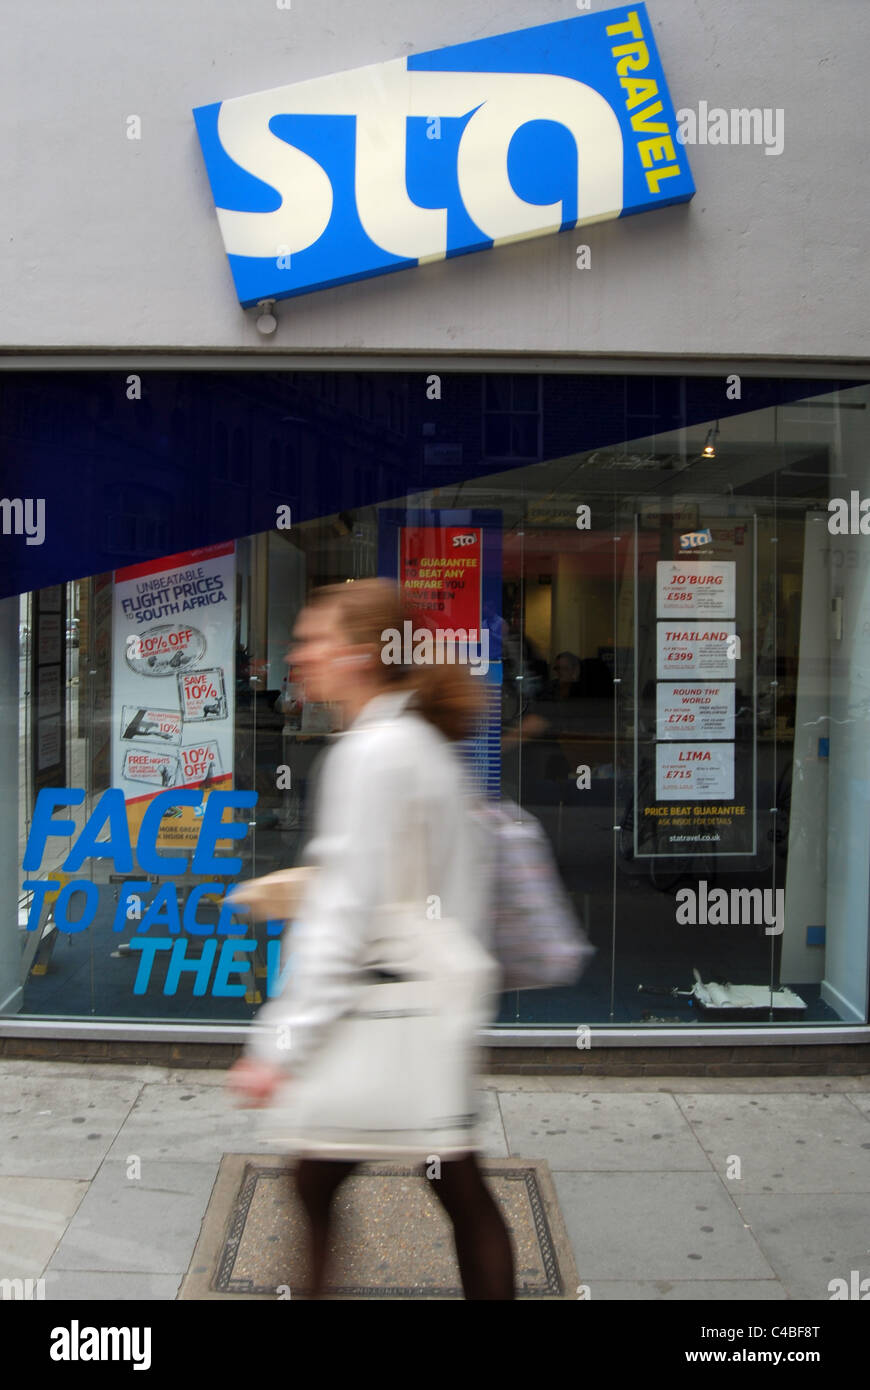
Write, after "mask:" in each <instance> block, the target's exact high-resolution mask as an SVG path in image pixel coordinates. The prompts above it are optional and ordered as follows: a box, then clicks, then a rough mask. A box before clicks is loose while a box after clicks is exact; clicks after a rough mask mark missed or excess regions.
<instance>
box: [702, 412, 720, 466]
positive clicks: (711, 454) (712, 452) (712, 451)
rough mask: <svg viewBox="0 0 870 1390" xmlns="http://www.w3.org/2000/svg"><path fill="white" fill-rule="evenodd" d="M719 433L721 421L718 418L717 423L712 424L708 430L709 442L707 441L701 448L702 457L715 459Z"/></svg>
mask: <svg viewBox="0 0 870 1390" xmlns="http://www.w3.org/2000/svg"><path fill="white" fill-rule="evenodd" d="M718 433H719V422H718V420H717V422H716V424H715V425H711V426H710V428H709V429H708V431H707V442H706V444H705V445H704V447H703V449H702V450H701V457H702V458H705V459H714V458H715V457H716V436H717V434H718Z"/></svg>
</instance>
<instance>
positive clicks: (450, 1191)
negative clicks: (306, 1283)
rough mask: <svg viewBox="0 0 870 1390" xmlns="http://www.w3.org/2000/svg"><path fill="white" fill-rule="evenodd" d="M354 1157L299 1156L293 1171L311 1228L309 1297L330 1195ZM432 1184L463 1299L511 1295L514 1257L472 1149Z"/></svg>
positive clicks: (445, 1166)
mask: <svg viewBox="0 0 870 1390" xmlns="http://www.w3.org/2000/svg"><path fill="white" fill-rule="evenodd" d="M356 1167H357V1163H356V1161H352V1160H339V1159H320V1158H303V1159H301V1160H300V1163H299V1166H298V1168H297V1170H296V1191H297V1192H298V1194H299V1198H300V1201H301V1202H302V1205H303V1206H304V1208H305V1212H306V1215H307V1217H308V1223H309V1231H310V1251H311V1271H310V1273H311V1285H312V1287H311V1296H312V1298H320V1297H321V1295H322V1293H323V1287H324V1282H325V1278H326V1257H327V1251H328V1245H329V1218H330V1209H331V1206H332V1199H333V1198H334V1196H335V1194H336V1192H337V1191H338V1188H339V1187H340V1185H341V1183H342V1182H343V1181H344V1179H345V1178H346V1177H347V1176H348V1175H349V1174H350V1173H352V1172H353V1170H354V1168H356ZM431 1182H432V1186H433V1187H434V1189H435V1192H436V1193H437V1195H438V1197H439V1198H440V1200H441V1203H442V1205H443V1206H444V1208H445V1210H446V1212H447V1215H448V1216H449V1217H450V1220H451V1221H452V1222H453V1237H454V1240H455V1243H456V1257H457V1260H458V1262H459V1272H460V1275H461V1277H462V1288H463V1292H464V1294H465V1297H466V1298H467V1299H469V1298H470V1299H511V1298H513V1297H514V1260H513V1249H512V1246H511V1240H510V1236H509V1234H508V1230H507V1227H506V1225H505V1223H504V1219H503V1217H502V1214H501V1212H500V1211H499V1209H498V1206H497V1204H496V1202H495V1200H494V1198H493V1196H492V1193H491V1192H490V1190H489V1188H488V1187H487V1185H486V1183H485V1182H484V1178H483V1174H482V1173H481V1171H480V1167H479V1165H478V1162H477V1157H476V1155H475V1154H474V1153H467V1154H463V1156H462V1158H452V1159H445V1160H444V1161H443V1162H442V1163H441V1175H440V1177H437V1178H432V1179H431Z"/></svg>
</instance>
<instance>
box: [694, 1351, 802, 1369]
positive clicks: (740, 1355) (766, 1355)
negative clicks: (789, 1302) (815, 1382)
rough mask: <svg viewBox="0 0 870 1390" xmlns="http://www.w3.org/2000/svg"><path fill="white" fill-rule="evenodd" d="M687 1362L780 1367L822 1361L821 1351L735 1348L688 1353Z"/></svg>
mask: <svg viewBox="0 0 870 1390" xmlns="http://www.w3.org/2000/svg"><path fill="white" fill-rule="evenodd" d="M684 1355H685V1358H686V1360H687V1361H719V1362H722V1361H768V1362H770V1364H771V1365H773V1366H778V1365H779V1364H780V1363H781V1362H782V1363H785V1362H786V1361H821V1359H822V1353H821V1352H820V1351H752V1350H751V1349H750V1348H749V1347H735V1348H734V1350H733V1351H687V1352H685V1353H684Z"/></svg>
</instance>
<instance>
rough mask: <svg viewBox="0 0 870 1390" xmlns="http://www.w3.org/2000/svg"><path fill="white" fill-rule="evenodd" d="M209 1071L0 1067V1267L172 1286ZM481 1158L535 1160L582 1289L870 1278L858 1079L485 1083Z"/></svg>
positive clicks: (203, 1131) (151, 1288) (816, 1288)
mask: <svg viewBox="0 0 870 1390" xmlns="http://www.w3.org/2000/svg"><path fill="white" fill-rule="evenodd" d="M224 1079H225V1073H223V1072H219V1071H205V1070H203V1071H200V1070H195V1069H172V1068H167V1067H151V1066H135V1065H126V1064H93V1065H89V1064H87V1063H76V1062H54V1061H50V1062H49V1061H35V1060H34V1061H29V1060H6V1061H0V1280H2V1279H26V1278H34V1279H35V1278H44V1280H45V1296H46V1298H47V1299H49V1300H101V1299H116V1298H121V1299H130V1300H133V1299H146V1300H154V1299H158V1300H171V1299H174V1298H175V1297H176V1295H177V1292H178V1289H179V1287H180V1284H181V1281H182V1278H183V1276H184V1274H185V1272H186V1270H187V1268H188V1265H189V1263H190V1259H191V1256H192V1253H193V1250H194V1247H195V1245H196V1242H197V1239H198V1236H199V1233H200V1227H201V1223H202V1219H203V1216H204V1214H205V1211H206V1207H207V1206H208V1202H209V1199H210V1197H211V1193H212V1188H213V1186H214V1182H215V1179H216V1176H217V1171H218V1165H219V1163H220V1159H221V1156H222V1155H223V1154H224V1153H274V1152H276V1151H277V1150H276V1149H275V1147H274V1146H272V1145H269V1144H267V1143H265V1142H263V1141H262V1140H261V1139H259V1138H258V1137H257V1134H256V1129H255V1123H256V1121H255V1117H254V1116H253V1114H252V1113H251V1112H250V1111H244V1110H239V1109H238V1108H237V1107H236V1106H235V1105H234V1104H233V1102H232V1101H231V1100H230V1098H229V1096H228V1095H227V1093H226V1091H225V1088H224ZM480 1099H481V1115H482V1123H481V1136H482V1140H483V1144H484V1152H485V1154H486V1155H487V1156H489V1157H492V1158H508V1157H522V1158H538V1159H544V1160H546V1162H547V1163H548V1164H549V1167H550V1170H551V1172H552V1175H553V1180H554V1183H555V1187H556V1192H557V1195H558V1199H559V1203H560V1206H561V1208H562V1214H563V1217H564V1220H565V1224H566V1227H567V1230H568V1234H569V1237H570V1240H571V1243H572V1247H573V1251H574V1257H575V1260H576V1263H577V1269H578V1273H579V1277H580V1279H581V1281H582V1282H583V1284H585V1285H587V1286H588V1289H589V1294H588V1295H587V1296H589V1297H591V1298H592V1299H605V1300H637V1299H645V1300H653V1301H667V1302H671V1301H674V1300H693V1301H719V1300H721V1301H727V1300H731V1299H746V1298H749V1299H763V1300H770V1299H779V1300H785V1299H808V1300H819V1301H827V1300H828V1299H829V1298H830V1293H829V1289H828V1285H829V1282H830V1281H831V1280H832V1279H834V1278H838V1277H839V1278H844V1279H845V1280H846V1281H847V1282H848V1281H849V1278H850V1272H851V1271H852V1270H858V1271H860V1278H866V1277H867V1276H870V1075H866V1076H846V1077H831V1076H819V1077H784V1076H777V1077H748V1078H747V1077H721V1078H720V1077H717V1078H710V1077H685V1076H679V1077H671V1078H668V1077H667V1076H666V1075H663V1076H661V1077H648V1076H647V1077H643V1078H637V1077H591V1076H585V1077H584V1076H581V1075H578V1076H576V1077H574V1076H561V1075H560V1076H530V1075H523V1076H511V1075H497V1076H483V1077H481V1079H480Z"/></svg>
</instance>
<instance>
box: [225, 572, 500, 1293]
mask: <svg viewBox="0 0 870 1390" xmlns="http://www.w3.org/2000/svg"><path fill="white" fill-rule="evenodd" d="M408 616H409V615H407V614H406V613H405V612H404V611H403V608H402V604H401V595H400V591H399V588H398V586H397V585H396V584H394V583H391V582H390V581H388V580H381V579H364V580H357V581H355V582H353V583H350V584H341V585H330V586H328V587H325V588H322V589H318V590H315V591H314V593H313V595H312V596H311V599H310V600H309V603H308V606H307V607H306V608H305V609H304V610H303V611H302V613H301V614H300V615H299V618H298V621H297V623H296V627H295V629H294V644H293V650H292V664H293V668H294V670H295V671H296V672H298V674H299V676H300V678H301V680H302V682H303V684H304V687H305V698H306V699H310V700H326V701H333V702H336V703H338V704H339V705H340V706H341V707H342V711H343V714H344V730H345V732H344V733H343V734H341V735H339V736H338V737H337V739H336V740H335V742H334V744H333V746H332V747H331V748H330V750H329V752H328V753H327V755H326V758H325V760H324V764H323V767H322V771H321V776H320V781H319V784H318V790H317V804H316V808H315V817H314V837H313V839H312V841H311V842H310V843H309V846H308V850H307V854H306V859H307V861H308V862H309V863H311V864H313V866H314V873H313V876H312V878H311V880H310V886H309V887H307V888H306V889H305V892H304V897H303V901H302V904H301V907H300V909H299V912H298V916H297V920H296V921H295V922H294V925H293V928H292V933H291V937H290V944H291V950H292V955H291V959H290V964H289V982H288V985H287V987H286V990H285V992H284V994H283V995H282V996H281V997H280V998H278V999H275V1000H273V1001H271V1002H270V1003H269V1004H267V1005H266V1006H265V1008H263V1009H262V1010H261V1011H260V1014H259V1015H258V1019H257V1022H258V1024H267V1025H268V1027H267V1028H266V1029H262V1030H259V1029H258V1030H255V1033H254V1035H253V1036H252V1040H251V1042H250V1043H249V1045H248V1047H247V1049H246V1054H245V1056H244V1057H243V1058H242V1059H241V1060H240V1061H239V1062H237V1063H236V1066H235V1067H234V1068H233V1071H232V1073H231V1077H230V1081H231V1085H232V1086H233V1087H234V1088H235V1089H236V1090H237V1091H238V1092H239V1093H240V1094H241V1095H242V1096H243V1097H244V1098H245V1099H246V1100H247V1102H248V1103H249V1104H252V1105H267V1104H268V1103H269V1102H270V1101H271V1100H273V1099H274V1098H275V1097H276V1096H277V1095H278V1094H281V1095H284V1094H286V1097H287V1099H286V1113H287V1115H288V1117H289V1119H290V1121H291V1123H290V1131H291V1133H290V1136H289V1138H288V1140H287V1145H286V1146H287V1148H288V1150H289V1151H291V1152H295V1153H296V1154H298V1155H299V1163H298V1167H297V1171H296V1185H297V1191H298V1194H299V1197H300V1199H301V1202H302V1204H303V1206H304V1209H305V1212H306V1214H307V1217H308V1223H309V1231H310V1270H311V1285H312V1289H311V1291H312V1296H313V1297H315V1298H317V1297H320V1296H321V1294H322V1292H323V1288H324V1283H325V1278H326V1254H327V1249H328V1244H329V1222H330V1208H331V1204H332V1200H333V1198H334V1196H335V1193H336V1191H337V1189H338V1187H339V1184H340V1183H341V1182H342V1181H343V1179H344V1178H346V1177H347V1176H348V1174H349V1173H351V1172H352V1171H353V1169H354V1168H355V1167H356V1165H357V1164H358V1163H359V1162H361V1161H365V1160H366V1159H368V1158H391V1157H398V1156H402V1157H405V1158H412V1159H416V1160H426V1159H431V1158H432V1157H433V1156H434V1157H437V1158H438V1159H439V1160H440V1177H435V1178H434V1179H433V1181H432V1184H431V1185H432V1187H433V1188H434V1191H435V1193H436V1194H437V1196H438V1197H439V1199H440V1200H441V1202H442V1203H443V1205H444V1207H445V1208H446V1211H447V1213H448V1215H449V1216H450V1219H451V1221H452V1223H453V1231H454V1237H455V1243H456V1254H457V1258H458V1262H459V1269H460V1273H461V1277H462V1287H463V1290H464V1293H465V1297H466V1298H467V1299H512V1298H513V1297H514V1272H513V1254H512V1248H511V1242H510V1237H509V1235H508V1231H507V1228H506V1226H505V1223H504V1221H503V1219H502V1216H501V1213H500V1211H499V1209H498V1206H497V1205H496V1203H495V1201H494V1199H493V1197H492V1195H491V1194H490V1191H489V1189H488V1187H487V1186H486V1183H485V1182H484V1179H483V1176H482V1174H481V1171H480V1167H479V1165H478V1159H477V1153H476V1150H477V1147H478V1141H477V1138H476V1134H475V1128H474V1125H475V1120H476V1115H475V1106H474V1091H475V1076H474V1061H475V1051H476V1047H475V1037H476V1033H477V1030H478V1029H479V1027H480V1026H481V1025H482V1024H485V1023H486V1022H488V1021H489V1020H490V1019H491V1017H492V1012H493V1011H494V1006H495V1004H496V991H497V989H498V978H499V974H498V970H497V967H496V966H495V964H494V962H493V961H492V959H491V957H490V956H489V954H488V953H487V949H486V946H487V942H486V925H485V924H486V901H487V892H488V884H487V869H486V862H485V860H486V856H485V854H484V852H483V846H482V845H481V844H480V843H479V841H478V839H477V835H478V832H477V831H476V829H475V825H474V822H473V820H472V818H471V817H470V816H469V815H468V814H467V810H466V800H465V794H464V776H463V768H462V764H461V762H460V759H459V757H458V756H457V754H456V752H455V751H454V749H453V748H452V747H451V743H452V742H455V741H456V740H457V739H461V738H463V737H465V736H466V735H467V734H468V732H469V731H470V726H471V722H472V720H473V718H474V715H475V713H476V711H477V709H478V707H479V706H478V685H477V682H478V680H479V679H480V677H475V676H471V675H470V674H469V673H468V671H467V670H466V669H465V668H464V667H463V666H461V665H443V664H441V665H410V666H402V665H399V664H396V663H392V662H390V661H387V660H385V659H384V657H385V653H386V647H385V639H386V637H387V634H389V633H390V632H396V633H399V634H403V633H404V632H405V628H404V627H403V623H404V622H405V620H406V618H407V617H408ZM412 901H413V903H414V904H415V912H414V913H413V914H410V915H409V912H408V909H407V907H405V908H402V907H401V903H403V902H404V903H405V904H408V903H410V902H412ZM397 904H398V905H399V906H397ZM391 914H392V915H391ZM412 916H413V920H414V921H416V922H418V924H419V929H418V931H417V935H416V936H415V935H414V933H413V931H412V932H411V934H410V935H408V934H407V932H405V934H404V935H403V934H402V932H403V930H404V925H406V924H407V922H408V921H410V920H411V917H412ZM400 928H401V929H400ZM409 941H410V942H411V943H412V945H411V946H410V947H409V946H408V942H409ZM415 941H416V942H417V943H418V945H417V947H416V948H415V947H414V946H413V942H415ZM391 949H392V955H391ZM415 950H416V954H415ZM403 952H404V961H405V963H406V964H407V965H408V967H409V968H408V970H407V971H405V970H403V968H402V967H403ZM409 980H410V981H411V983H410V984H409V983H408V981H409ZM415 990H417V991H422V993H418V994H417V995H415V993H414V991H415ZM439 992H440V993H439ZM424 998H425V999H428V1000H431V999H432V998H436V999H437V998H440V999H441V1000H442V1001H443V1000H444V999H445V998H448V999H449V1005H448V1007H447V1008H446V1009H444V1008H443V1007H442V1009H441V1013H440V1016H439V1013H438V1009H437V1007H436V1009H435V1010H434V1012H433V1010H431V1009H427V1008H426V1007H415V1006H414V1005H415V1000H416V1002H417V1003H419V1002H420V1000H421V999H424ZM409 1001H410V1006H409ZM397 1003H398V1004H400V1007H398V1008H396V1007H393V1005H394V1004H397ZM385 1006H386V1007H385ZM399 1016H401V1018H400V1017H399ZM439 1019H440V1021H439ZM439 1029H440V1031H438V1030H439ZM427 1030H429V1031H427ZM378 1048H380V1052H379V1051H378ZM376 1070H380V1071H381V1072H382V1075H381V1076H380V1077H378V1076H376V1075H373V1072H375V1071H376ZM288 1077H289V1084H285V1083H287V1082H288ZM279 1088H280V1090H279ZM294 1096H295V1097H296V1099H297V1100H298V1113H297V1115H296V1121H297V1130H296V1133H295V1134H294V1133H293V1119H294ZM397 1108H398V1110H399V1111H401V1113H400V1114H397Z"/></svg>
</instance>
